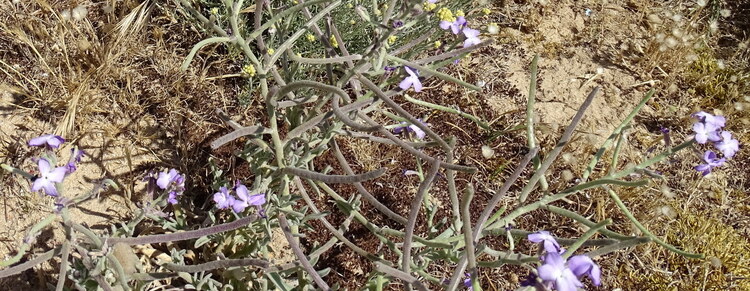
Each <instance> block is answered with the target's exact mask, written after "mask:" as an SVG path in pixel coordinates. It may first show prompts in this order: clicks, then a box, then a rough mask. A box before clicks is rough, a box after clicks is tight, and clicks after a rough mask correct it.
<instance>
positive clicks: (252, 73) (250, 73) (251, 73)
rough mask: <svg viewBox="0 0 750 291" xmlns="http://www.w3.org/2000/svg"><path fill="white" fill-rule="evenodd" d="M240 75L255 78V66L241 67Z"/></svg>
mask: <svg viewBox="0 0 750 291" xmlns="http://www.w3.org/2000/svg"><path fill="white" fill-rule="evenodd" d="M242 73H243V74H245V75H248V76H250V77H253V76H255V66H253V65H245V66H244V67H242Z"/></svg>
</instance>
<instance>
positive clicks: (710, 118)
mask: <svg viewBox="0 0 750 291" xmlns="http://www.w3.org/2000/svg"><path fill="white" fill-rule="evenodd" d="M693 116H695V118H698V120H699V121H701V122H703V123H706V124H711V125H713V126H715V127H724V125H725V124H726V122H727V119H726V118H724V116H721V115H719V116H714V115H711V114H708V113H706V112H703V111H701V112H698V113H695V114H693Z"/></svg>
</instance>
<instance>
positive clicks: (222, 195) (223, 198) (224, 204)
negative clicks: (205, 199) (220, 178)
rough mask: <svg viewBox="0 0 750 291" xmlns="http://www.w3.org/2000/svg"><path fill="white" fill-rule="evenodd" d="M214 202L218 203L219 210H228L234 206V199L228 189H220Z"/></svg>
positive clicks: (215, 195) (215, 194)
mask: <svg viewBox="0 0 750 291" xmlns="http://www.w3.org/2000/svg"><path fill="white" fill-rule="evenodd" d="M214 202H216V207H217V208H219V209H227V208H229V207H230V206H231V205H232V204H233V202H234V197H232V195H229V190H227V187H221V188H219V192H216V193H214Z"/></svg>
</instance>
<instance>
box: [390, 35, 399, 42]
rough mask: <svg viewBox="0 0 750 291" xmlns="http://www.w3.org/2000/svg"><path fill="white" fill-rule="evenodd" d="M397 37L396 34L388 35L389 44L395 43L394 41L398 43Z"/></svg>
mask: <svg viewBox="0 0 750 291" xmlns="http://www.w3.org/2000/svg"><path fill="white" fill-rule="evenodd" d="M396 39H398V37H396V36H395V35H391V36H389V37H388V44H394V43H396Z"/></svg>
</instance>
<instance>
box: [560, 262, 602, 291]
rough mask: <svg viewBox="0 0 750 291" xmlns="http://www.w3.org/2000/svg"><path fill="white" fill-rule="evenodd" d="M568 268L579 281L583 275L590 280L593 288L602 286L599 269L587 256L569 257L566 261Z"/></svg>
mask: <svg viewBox="0 0 750 291" xmlns="http://www.w3.org/2000/svg"><path fill="white" fill-rule="evenodd" d="M568 268H570V270H571V271H573V274H575V275H576V277H578V278H579V279H580V278H581V277H583V276H584V275H585V276H588V277H589V278H591V282H592V283H594V285H595V286H599V285H601V284H602V281H601V274H602V270H601V269H599V266H597V265H596V263H594V261H593V260H591V258H589V256H586V255H578V256H573V257H571V258H570V259H568Z"/></svg>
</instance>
